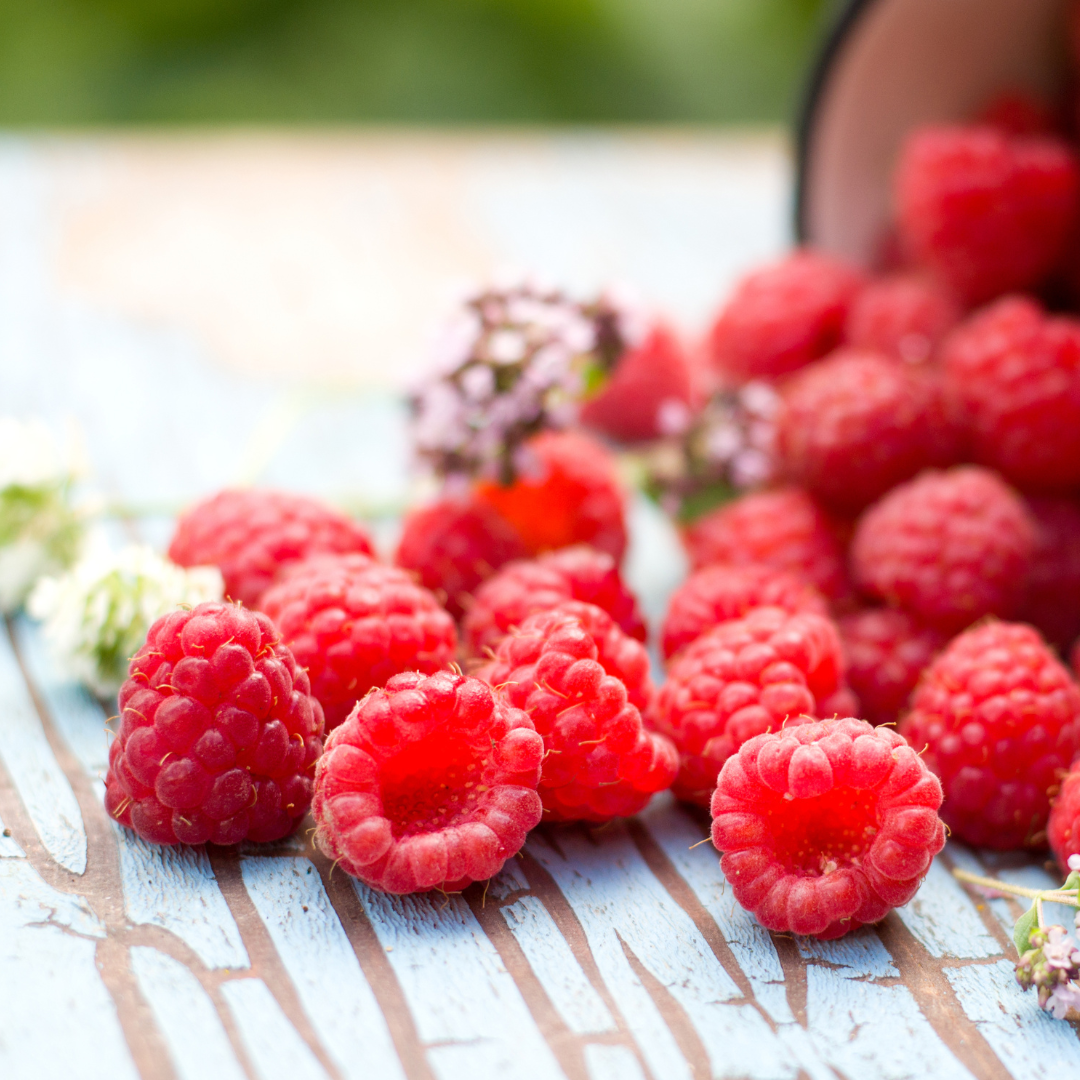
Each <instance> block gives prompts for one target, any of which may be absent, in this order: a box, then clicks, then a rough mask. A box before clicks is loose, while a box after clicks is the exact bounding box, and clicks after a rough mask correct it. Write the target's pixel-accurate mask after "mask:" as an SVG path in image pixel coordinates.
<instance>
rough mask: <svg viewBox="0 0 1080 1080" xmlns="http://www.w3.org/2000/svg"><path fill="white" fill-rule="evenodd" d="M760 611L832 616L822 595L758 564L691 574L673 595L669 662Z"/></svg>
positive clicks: (665, 635)
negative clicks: (722, 625) (708, 633)
mask: <svg viewBox="0 0 1080 1080" xmlns="http://www.w3.org/2000/svg"><path fill="white" fill-rule="evenodd" d="M758 607H778V608H783V610H784V611H787V612H790V613H791V614H792V615H794V614H796V613H798V612H800V611H811V612H813V613H814V614H816V615H827V614H828V608H827V606H826V604H825V601H824V600H823V599H822V597H821V594H820V593H819V592H818V591H817V589H815V588H814V587H813V586H811V585H807V584H806V583H805V582H803V581H801V580H800V579H799V578H797V577H795V576H794V575H792V574H788V573H785V572H784V571H783V570H774V569H773V568H772V567H771V566H757V565H755V564H753V563H751V564H749V565H747V566H731V565H728V564H725V563H715V564H714V565H712V566H706V567H704V568H703V569H701V570H698V571H696V572H695V573H693V574H691V575H690V576H689V577H688V578H687V579H686V581H684V582H683V583H682V585H680V586H679V587H678V588H677V589H676V590H675V592H674V593H673V594H672V597H671V601H670V603H669V604H668V611H667V617H666V618H665V619H664V627H663V631H662V637H661V642H662V649H663V653H664V657H665V658H670V657H672V656H674V655H675V654H676V653H677V652H679V650H680V649H684V648H685V647H686V646H687V645H689V644H690V643H691V642H692V641H696V640H697V639H698V638H699V637H701V635H702V634H703V633H705V631H706V630H711V629H712V628H713V627H714V626H716V625H717V624H719V623H722V622H728V621H729V620H731V619H741V618H742V617H743V616H744V615H747V614H748V613H749V612H750V611H751V610H752V609H753V608H758Z"/></svg>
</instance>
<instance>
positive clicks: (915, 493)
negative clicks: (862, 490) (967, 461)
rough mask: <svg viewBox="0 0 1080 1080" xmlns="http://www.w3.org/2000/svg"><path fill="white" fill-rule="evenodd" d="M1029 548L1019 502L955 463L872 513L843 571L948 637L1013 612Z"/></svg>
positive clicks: (1031, 537) (1030, 529)
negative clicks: (949, 633) (980, 621)
mask: <svg viewBox="0 0 1080 1080" xmlns="http://www.w3.org/2000/svg"><path fill="white" fill-rule="evenodd" d="M1034 543H1035V530H1034V526H1033V524H1032V521H1031V516H1030V515H1029V514H1028V512H1027V510H1026V509H1025V507H1024V504H1023V501H1022V500H1021V499H1020V497H1019V496H1018V495H1017V494H1016V493H1015V492H1014V491H1012V490H1011V489H1010V488H1009V487H1007V486H1006V485H1005V484H1004V483H1003V482H1002V481H1001V480H1000V478H999V477H998V476H997V475H996V474H994V473H992V472H989V471H988V470H986V469H979V468H976V467H974V466H961V467H957V468H953V469H948V470H947V471H945V472H927V473H924V474H923V475H922V476H919V477H916V479H914V480H909V481H908V482H907V483H906V484H901V485H900V486H899V487H897V488H894V489H893V490H892V491H890V492H889V494H888V495H886V496H885V497H884V498H883V499H881V500H880V501H879V502H877V503H875V504H874V505H873V506H871V507H870V509H869V510H867V511H866V513H865V514H863V516H862V517H861V518H860V519H859V524H858V526H857V528H856V530H855V539H854V540H853V542H852V546H851V564H852V570H853V573H854V575H855V579H856V583H857V584H858V585H859V586H860V587H861V588H862V589H863V590H864V591H865V592H866V593H867V594H868V595H870V596H876V597H878V598H880V599H882V600H885V601H887V602H888V603H889V604H892V605H894V606H896V607H901V608H904V609H905V610H906V611H909V612H911V613H912V614H913V615H915V616H916V617H917V618H918V619H920V620H921V621H922V622H925V623H929V624H930V625H931V626H936V627H938V628H939V629H942V630H946V631H949V630H952V631H955V630H961V629H963V628H964V627H965V626H967V625H969V624H970V623H972V622H974V621H975V620H976V619H978V618H981V617H982V616H983V615H1001V616H1009V615H1011V614H1012V613H1013V612H1014V611H1015V609H1016V607H1017V605H1018V604H1019V603H1020V601H1021V599H1022V598H1023V590H1024V580H1025V577H1026V576H1027V572H1028V566H1029V565H1030V561H1031V556H1032V552H1033V549H1034Z"/></svg>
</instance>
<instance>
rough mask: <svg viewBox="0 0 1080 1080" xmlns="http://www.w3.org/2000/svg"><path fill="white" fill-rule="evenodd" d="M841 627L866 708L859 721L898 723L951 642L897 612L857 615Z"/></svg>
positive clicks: (848, 617) (851, 680)
mask: <svg viewBox="0 0 1080 1080" xmlns="http://www.w3.org/2000/svg"><path fill="white" fill-rule="evenodd" d="M838 625H839V627H840V640H841V641H842V642H843V644H844V656H845V659H846V660H847V678H848V682H849V683H850V684H851V688H852V690H854V691H855V693H856V694H858V696H859V702H860V704H861V705H862V712H861V713H860V714H859V715H861V716H862V717H863V718H864V719H866V720H869V721H870V723H872V724H891V723H893V722H894V721H895V720H896V718H897V717H898V716H899V714H900V711H901V710H902V709H903V708H904V706H905V705H906V704H907V701H908V698H909V697H910V696H911V691H912V690H914V689H915V684H916V683H917V682H918V681H919V676H920V675H921V674H922V673H923V670H924V669H925V668H926V666H927V665H928V664H929V663H930V661H931V660H933V659H934V657H935V656H936V655H937V654H938V653H939V652H940V651H941V650H942V649H943V648H944V647H945V643H946V641H947V640H948V639H947V638H946V637H945V635H944V634H942V633H940V632H939V631H937V630H935V629H934V628H933V627H930V626H923V625H922V624H921V623H920V622H918V621H917V620H916V619H914V618H913V617H912V616H911V615H909V614H908V613H907V612H905V611H899V610H897V609H896V608H869V609H868V610H866V611H857V612H855V613H853V614H851V615H845V616H844V617H843V618H841V619H840V621H839V624H838Z"/></svg>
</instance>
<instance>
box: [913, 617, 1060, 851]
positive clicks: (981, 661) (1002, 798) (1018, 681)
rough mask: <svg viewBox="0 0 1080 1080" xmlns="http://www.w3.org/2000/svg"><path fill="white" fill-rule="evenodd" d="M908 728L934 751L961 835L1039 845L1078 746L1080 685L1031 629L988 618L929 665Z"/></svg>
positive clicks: (947, 815)
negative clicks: (1054, 794) (1053, 792)
mask: <svg viewBox="0 0 1080 1080" xmlns="http://www.w3.org/2000/svg"><path fill="white" fill-rule="evenodd" d="M900 730H901V732H902V733H903V734H904V735H905V736H906V737H907V740H908V742H910V743H911V745H912V746H914V747H915V748H916V749H917V750H922V749H923V747H926V752H925V754H924V759H925V761H926V763H927V765H929V766H930V768H931V769H933V771H934V772H935V773H937V775H938V776H940V777H941V782H942V786H943V787H944V789H945V808H944V810H943V811H942V817H944V819H945V821H946V823H947V824H948V825H949V828H950V829H952V832H953V835H954V836H956V837H958V838H959V839H961V840H964V841H966V842H968V843H971V844H982V845H985V846H987V847H994V848H1002V849H1009V848H1019V847H1024V846H1038V845H1040V844H1043V843H1045V840H1046V836H1045V829H1046V818H1047V813H1048V811H1049V799H1048V792H1049V791H1050V789H1051V788H1052V787H1054V786H1056V785H1057V784H1058V783H1059V780H1060V777H1061V775H1062V774H1063V773H1064V771H1065V770H1066V769H1068V767H1069V765H1070V763H1071V762H1072V760H1073V758H1074V757H1075V756H1076V754H1077V752H1078V751H1080V687H1077V685H1076V683H1075V682H1074V681H1073V679H1072V678H1071V676H1070V675H1069V673H1068V671H1066V669H1065V668H1064V666H1063V665H1062V664H1061V663H1060V662H1059V661H1058V660H1057V658H1056V657H1055V656H1054V655H1053V653H1051V651H1050V650H1049V649H1048V648H1047V647H1046V645H1045V644H1044V643H1043V641H1042V639H1041V638H1040V637H1039V635H1038V633H1037V632H1036V631H1035V630H1033V629H1032V628H1031V627H1030V626H1025V625H1023V624H1018V623H1003V622H989V623H986V624H985V625H982V626H979V627H976V628H975V629H973V630H969V631H967V632H966V633H964V634H961V635H960V636H959V637H957V638H955V639H954V640H953V641H952V642H951V643H950V645H949V647H948V648H947V649H946V650H945V651H944V652H943V653H942V654H941V655H940V656H939V657H938V658H937V660H935V661H934V662H933V663H932V664H931V665H930V667H929V668H927V670H926V672H925V673H924V674H923V677H922V680H921V682H920V683H919V687H918V689H917V690H916V691H915V696H914V698H913V699H912V707H911V712H910V713H908V715H907V717H906V718H905V719H904V721H903V723H902V724H901V726H900Z"/></svg>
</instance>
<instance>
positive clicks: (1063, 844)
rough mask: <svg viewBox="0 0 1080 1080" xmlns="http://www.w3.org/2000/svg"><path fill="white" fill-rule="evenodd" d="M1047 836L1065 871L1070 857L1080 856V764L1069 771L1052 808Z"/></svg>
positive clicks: (1055, 856)
mask: <svg viewBox="0 0 1080 1080" xmlns="http://www.w3.org/2000/svg"><path fill="white" fill-rule="evenodd" d="M1046 836H1047V840H1048V842H1049V844H1050V850H1051V851H1052V852H1053V853H1054V858H1056V859H1057V861H1058V864H1059V865H1060V866H1061V868H1062V870H1065V868H1066V866H1067V864H1068V861H1069V856H1070V855H1080V762H1077V763H1076V764H1074V765H1073V767H1072V768H1071V769H1070V770H1069V773H1068V775H1067V776H1066V777H1065V779H1064V781H1063V782H1062V784H1061V791H1060V792H1059V793H1058V795H1057V797H1056V798H1055V799H1054V803H1053V805H1052V806H1051V807H1050V820H1049V822H1048V824H1047V826H1046Z"/></svg>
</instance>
